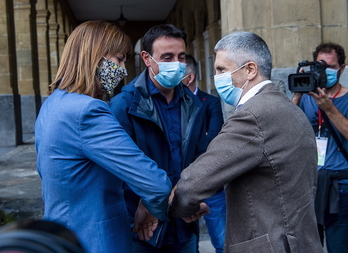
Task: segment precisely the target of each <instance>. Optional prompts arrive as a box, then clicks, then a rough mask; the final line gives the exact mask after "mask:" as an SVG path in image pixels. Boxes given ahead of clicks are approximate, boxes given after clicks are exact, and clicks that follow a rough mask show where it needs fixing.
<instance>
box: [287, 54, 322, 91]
mask: <svg viewBox="0 0 348 253" xmlns="http://www.w3.org/2000/svg"><path fill="white" fill-rule="evenodd" d="M307 66H309V71H305V72H302V73H300V69H301V68H303V67H307ZM327 67H328V65H327V64H326V62H325V61H323V60H320V61H302V62H300V63H299V64H298V67H297V71H296V74H291V75H289V77H288V83H289V90H290V91H292V92H299V93H306V92H309V91H315V90H316V88H318V87H319V88H324V87H325V86H326V82H327V79H326V73H325V69H326V68H327Z"/></svg>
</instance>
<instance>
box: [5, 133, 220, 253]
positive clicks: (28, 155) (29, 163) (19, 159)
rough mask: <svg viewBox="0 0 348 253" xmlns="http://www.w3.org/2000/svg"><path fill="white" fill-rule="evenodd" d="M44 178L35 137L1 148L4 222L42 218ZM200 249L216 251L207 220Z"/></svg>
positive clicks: (201, 236)
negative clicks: (209, 233) (207, 226)
mask: <svg viewBox="0 0 348 253" xmlns="http://www.w3.org/2000/svg"><path fill="white" fill-rule="evenodd" d="M42 217H43V202H42V198H41V182H40V177H39V175H38V173H37V170H36V152H35V146H34V137H31V138H30V137H29V139H27V140H26V141H25V144H23V145H19V146H17V147H12V148H0V226H1V225H3V224H4V223H6V222H10V221H12V220H16V219H24V218H29V219H41V218H42ZM200 225H201V226H200V227H201V235H200V243H199V245H200V247H199V249H200V253H213V252H215V250H214V248H213V246H212V245H211V243H210V238H209V235H208V233H207V230H206V227H205V224H204V220H203V219H201V221H200Z"/></svg>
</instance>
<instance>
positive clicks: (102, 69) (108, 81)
mask: <svg viewBox="0 0 348 253" xmlns="http://www.w3.org/2000/svg"><path fill="white" fill-rule="evenodd" d="M103 58H104V60H103V61H102V63H101V64H100V65H99V66H98V67H97V77H98V79H99V82H100V84H101V85H102V87H103V90H104V92H105V93H106V94H111V93H112V92H113V90H114V89H115V87H116V86H117V84H119V82H120V81H121V80H122V79H123V78H124V77H125V76H127V70H126V69H125V68H123V67H121V66H120V65H118V64H117V63H115V62H113V61H112V60H109V59H107V58H105V57H103Z"/></svg>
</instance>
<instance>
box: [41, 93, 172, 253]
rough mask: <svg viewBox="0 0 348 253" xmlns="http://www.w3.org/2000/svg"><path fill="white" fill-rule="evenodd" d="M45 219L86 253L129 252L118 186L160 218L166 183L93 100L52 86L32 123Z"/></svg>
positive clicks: (168, 185)
mask: <svg viewBox="0 0 348 253" xmlns="http://www.w3.org/2000/svg"><path fill="white" fill-rule="evenodd" d="M35 139H36V151H37V169H38V171H39V174H40V176H41V179H42V195H43V200H44V205H45V214H44V218H45V219H47V220H53V221H56V222H59V223H62V224H63V225H65V226H67V227H68V228H70V229H71V230H72V231H73V232H75V234H76V235H77V236H78V238H79V239H80V240H81V242H82V244H83V245H84V247H85V248H86V250H87V252H91V253H92V252H93V253H97V252H106V253H109V252H122V253H124V252H131V251H132V250H131V231H130V222H129V220H128V216H127V209H126V205H125V201H124V197H123V191H122V186H123V182H126V183H127V185H128V186H129V187H130V188H131V189H132V190H133V191H134V192H135V193H136V194H137V195H139V196H140V197H141V198H142V201H143V203H144V205H145V206H146V208H148V210H149V211H150V212H151V213H153V214H154V215H155V216H156V217H158V218H159V219H161V220H165V219H167V217H166V215H165V212H166V208H167V201H168V200H167V197H168V196H169V194H170V190H171V187H172V186H171V183H170V181H169V179H168V177H167V175H166V173H165V171H163V170H161V169H158V167H157V165H156V163H155V162H153V161H152V160H151V159H149V158H148V157H147V156H145V155H144V153H143V152H142V151H140V150H139V148H138V147H137V146H136V145H135V144H134V142H133V141H132V139H131V138H130V137H129V135H128V134H127V133H126V132H125V131H124V129H123V128H122V127H121V125H120V124H119V122H118V121H117V120H116V119H115V117H114V116H113V115H112V114H111V112H110V109H109V106H108V105H107V104H106V103H105V102H103V101H101V100H98V99H94V98H92V97H90V96H87V95H82V94H77V93H67V92H65V90H59V89H56V90H55V91H54V92H53V94H52V95H51V96H49V97H48V99H47V100H46V101H45V102H44V103H43V105H42V107H41V109H40V113H39V116H38V118H37V121H36V125H35Z"/></svg>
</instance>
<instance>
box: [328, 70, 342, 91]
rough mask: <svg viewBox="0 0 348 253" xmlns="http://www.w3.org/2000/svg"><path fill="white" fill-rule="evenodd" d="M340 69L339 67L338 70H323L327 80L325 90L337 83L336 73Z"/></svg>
mask: <svg viewBox="0 0 348 253" xmlns="http://www.w3.org/2000/svg"><path fill="white" fill-rule="evenodd" d="M340 69H341V67H340V68H339V69H332V68H326V69H325V73H326V78H327V82H326V88H331V87H332V86H334V85H335V84H336V83H337V81H338V71H339V70H340Z"/></svg>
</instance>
